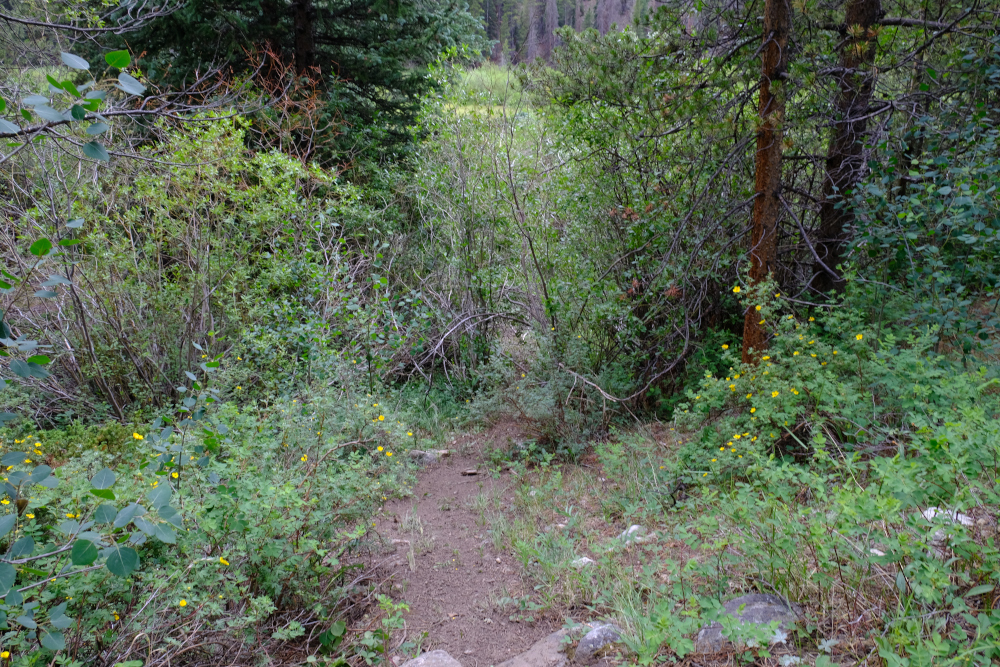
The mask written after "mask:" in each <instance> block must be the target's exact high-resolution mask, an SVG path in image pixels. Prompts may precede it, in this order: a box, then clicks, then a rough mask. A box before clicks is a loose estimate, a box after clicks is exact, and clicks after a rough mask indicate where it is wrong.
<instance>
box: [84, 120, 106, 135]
mask: <svg viewBox="0 0 1000 667" xmlns="http://www.w3.org/2000/svg"><path fill="white" fill-rule="evenodd" d="M107 131H108V126H107V125H105V124H104V123H94V124H93V125H91V126H90V127H88V128H87V134H89V135H90V136H92V137H96V136H97V135H99V134H103V133H105V132H107Z"/></svg>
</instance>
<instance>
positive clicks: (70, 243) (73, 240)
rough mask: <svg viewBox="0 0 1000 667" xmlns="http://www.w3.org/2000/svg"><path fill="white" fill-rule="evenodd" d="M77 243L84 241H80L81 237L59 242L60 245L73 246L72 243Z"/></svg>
mask: <svg viewBox="0 0 1000 667" xmlns="http://www.w3.org/2000/svg"><path fill="white" fill-rule="evenodd" d="M77 243H82V241H80V239H63V240H62V241H60V242H59V245H61V246H71V245H76V244H77Z"/></svg>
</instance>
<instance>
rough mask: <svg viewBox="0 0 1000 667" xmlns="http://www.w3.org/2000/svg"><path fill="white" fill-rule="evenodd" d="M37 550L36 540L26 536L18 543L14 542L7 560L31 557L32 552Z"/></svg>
mask: <svg viewBox="0 0 1000 667" xmlns="http://www.w3.org/2000/svg"><path fill="white" fill-rule="evenodd" d="M34 550H35V540H33V539H31V536H30V535H25V536H24V537H22V538H21V539H19V540H18V541H17V542H14V544H13V546H11V548H10V551H8V552H7V558H20V557H21V556H30V555H31V552H32V551H34Z"/></svg>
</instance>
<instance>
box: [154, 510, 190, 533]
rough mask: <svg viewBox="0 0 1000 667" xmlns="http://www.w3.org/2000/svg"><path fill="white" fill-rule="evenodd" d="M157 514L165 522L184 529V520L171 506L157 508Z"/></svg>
mask: <svg viewBox="0 0 1000 667" xmlns="http://www.w3.org/2000/svg"><path fill="white" fill-rule="evenodd" d="M156 513H157V514H159V515H160V518H161V519H163V520H164V521H169V522H170V523H172V524H173V525H175V526H177V527H178V528H183V527H184V520H183V519H182V518H181V515H180V513H179V512H178V511H177V510H176V509H174V508H173V507H171V506H170V505H164V506H163V507H157V508H156Z"/></svg>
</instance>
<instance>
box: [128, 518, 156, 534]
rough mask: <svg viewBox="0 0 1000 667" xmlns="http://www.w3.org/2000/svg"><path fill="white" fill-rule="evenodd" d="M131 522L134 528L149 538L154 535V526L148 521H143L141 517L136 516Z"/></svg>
mask: <svg viewBox="0 0 1000 667" xmlns="http://www.w3.org/2000/svg"><path fill="white" fill-rule="evenodd" d="M132 521H133V522H134V523H135V527H136V528H138V529H139V530H141V531H142V532H144V533H146V534H147V535H149V536H150V537H152V536H154V535H156V524H155V523H153V522H152V521H150V520H148V519H144V518H142V517H141V516H137V517H135V518H134V519H132Z"/></svg>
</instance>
